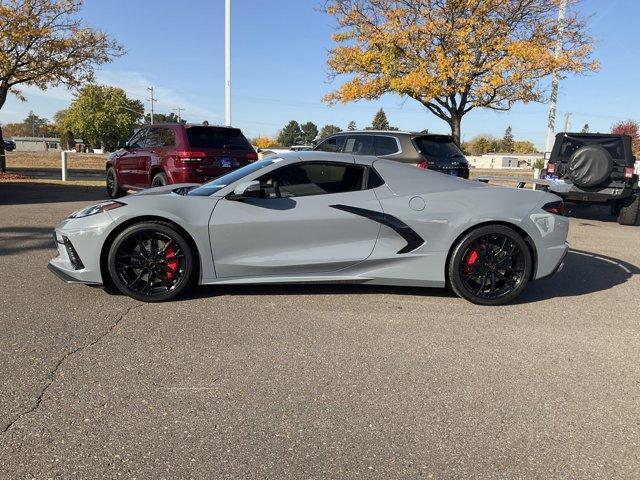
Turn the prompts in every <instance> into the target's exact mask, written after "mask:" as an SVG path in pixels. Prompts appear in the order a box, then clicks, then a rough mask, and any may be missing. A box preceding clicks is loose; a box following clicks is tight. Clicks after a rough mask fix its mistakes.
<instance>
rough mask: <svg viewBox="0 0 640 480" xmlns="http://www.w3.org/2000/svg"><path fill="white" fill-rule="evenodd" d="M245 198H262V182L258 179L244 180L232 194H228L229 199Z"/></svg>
mask: <svg viewBox="0 0 640 480" xmlns="http://www.w3.org/2000/svg"><path fill="white" fill-rule="evenodd" d="M244 198H260V182H259V181H258V180H252V181H251V182H242V183H240V184H239V185H238V186H237V187H236V188H235V189H234V190H233V193H232V194H229V195H227V199H229V200H242V199H244Z"/></svg>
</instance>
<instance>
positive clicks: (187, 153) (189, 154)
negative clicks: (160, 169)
mask: <svg viewBox="0 0 640 480" xmlns="http://www.w3.org/2000/svg"><path fill="white" fill-rule="evenodd" d="M177 153H178V158H179V159H180V160H182V161H183V162H201V161H202V160H204V159H205V157H206V156H207V154H206V153H204V152H198V151H194V150H179V151H178V152H177Z"/></svg>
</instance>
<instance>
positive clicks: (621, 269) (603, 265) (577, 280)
mask: <svg viewBox="0 0 640 480" xmlns="http://www.w3.org/2000/svg"><path fill="white" fill-rule="evenodd" d="M638 274H640V268H638V267H637V266H636V265H633V264H631V263H629V262H626V261H624V260H620V259H617V258H613V257H608V256H606V255H600V254H597V253H593V252H586V251H583V250H574V249H571V250H570V251H569V253H568V254H567V257H566V258H565V265H564V268H563V269H562V271H561V272H559V273H557V274H556V275H554V276H551V277H548V278H544V279H541V280H537V281H535V282H531V283H530V284H529V285H527V288H526V289H525V290H524V292H523V293H522V295H520V297H518V298H517V299H516V300H515V302H514V303H516V304H522V303H532V302H539V301H542V300H549V299H551V298H556V297H576V296H580V295H588V294H590V293H595V292H599V291H603V290H609V289H610V288H613V287H615V286H616V285H620V284H622V283H625V282H627V281H628V280H629V279H630V278H631V277H632V276H633V275H638Z"/></svg>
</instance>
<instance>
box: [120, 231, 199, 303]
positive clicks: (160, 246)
mask: <svg viewBox="0 0 640 480" xmlns="http://www.w3.org/2000/svg"><path fill="white" fill-rule="evenodd" d="M107 262H108V267H109V275H110V276H111V279H112V281H113V283H114V284H115V285H116V287H117V288H118V290H120V291H121V292H122V293H124V294H125V295H128V296H130V297H132V298H135V299H136V300H140V301H143V302H161V301H165V300H170V299H172V298H175V297H177V296H178V295H180V294H181V293H183V292H184V291H185V290H187V289H188V288H189V287H190V286H191V284H192V283H193V282H192V279H193V277H194V272H195V266H194V254H193V252H192V250H191V247H190V246H189V243H188V242H187V240H186V239H185V238H184V236H183V235H182V234H180V232H178V231H177V230H176V229H175V228H174V227H173V226H172V225H171V224H169V223H165V222H159V221H158V222H157V221H151V222H141V223H137V224H135V225H132V226H130V227H128V228H126V229H125V230H123V231H122V232H121V233H120V234H119V235H118V236H117V237H116V238H115V240H114V241H113V243H112V245H111V248H110V249H109V256H108V260H107Z"/></svg>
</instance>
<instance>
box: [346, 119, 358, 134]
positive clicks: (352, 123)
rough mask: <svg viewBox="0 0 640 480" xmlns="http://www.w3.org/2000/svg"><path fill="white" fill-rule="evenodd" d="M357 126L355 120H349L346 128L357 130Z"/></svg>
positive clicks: (351, 130)
mask: <svg viewBox="0 0 640 480" xmlns="http://www.w3.org/2000/svg"><path fill="white" fill-rule="evenodd" d="M357 129H358V127H357V126H356V122H354V121H353V120H351V121H350V122H349V125H347V130H348V131H350V132H353V131H354V130H357Z"/></svg>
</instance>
